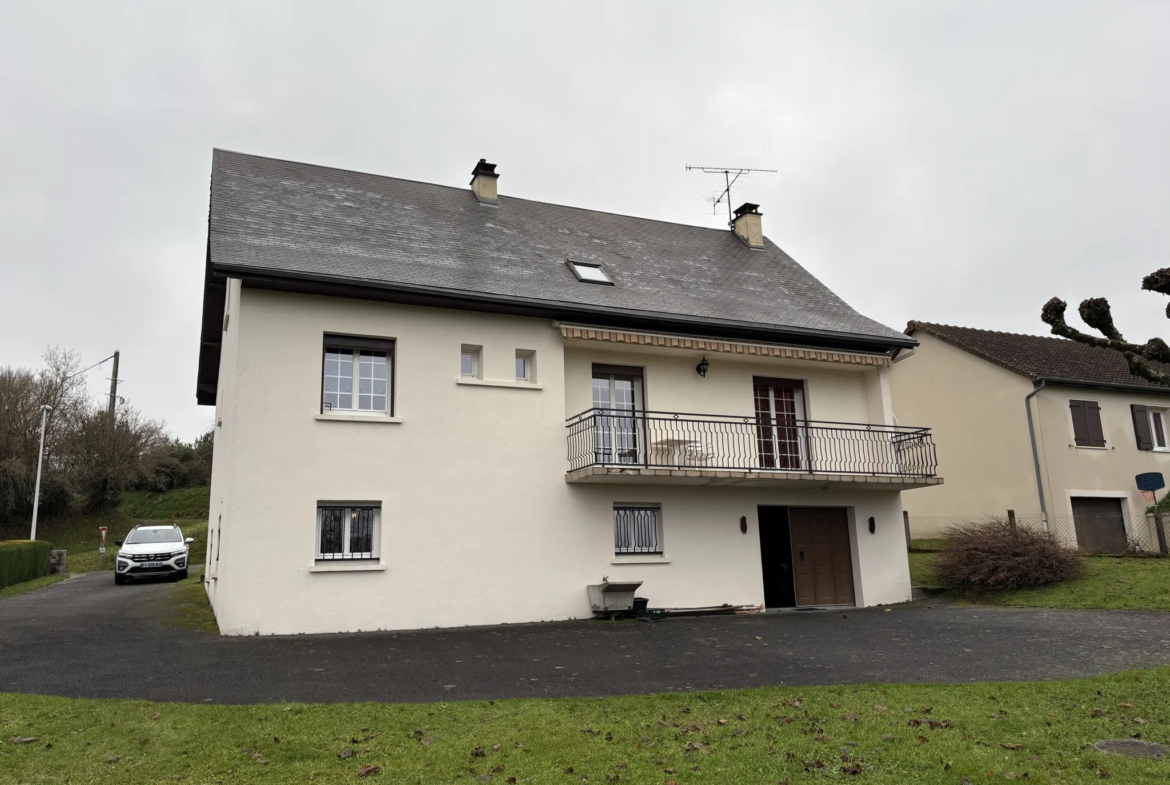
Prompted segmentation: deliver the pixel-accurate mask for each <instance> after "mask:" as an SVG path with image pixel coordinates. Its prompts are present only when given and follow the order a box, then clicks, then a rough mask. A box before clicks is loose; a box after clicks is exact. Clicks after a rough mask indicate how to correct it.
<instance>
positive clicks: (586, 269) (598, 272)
mask: <svg viewBox="0 0 1170 785" xmlns="http://www.w3.org/2000/svg"><path fill="white" fill-rule="evenodd" d="M569 269H570V270H572V271H573V275H575V276H577V280H578V281H581V282H582V283H599V284H602V285H604V286H613V280H612V279H611V278H610V277H609V275H608V274H606V272H605V270H602V269H601V265H599V264H589V263H588V262H574V261H569Z"/></svg>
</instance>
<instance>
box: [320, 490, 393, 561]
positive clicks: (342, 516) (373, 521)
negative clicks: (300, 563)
mask: <svg viewBox="0 0 1170 785" xmlns="http://www.w3.org/2000/svg"><path fill="white" fill-rule="evenodd" d="M381 518H382V509H381V507H380V506H378V505H376V504H368V503H363V504H347V503H341V502H338V503H325V502H322V503H319V504H318V505H317V560H318V561H357V560H377V558H378V548H379V545H380V544H381V531H380V524H381Z"/></svg>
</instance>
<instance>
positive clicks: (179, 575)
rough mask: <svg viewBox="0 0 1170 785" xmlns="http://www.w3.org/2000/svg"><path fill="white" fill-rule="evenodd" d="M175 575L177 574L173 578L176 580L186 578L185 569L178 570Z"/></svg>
mask: <svg viewBox="0 0 1170 785" xmlns="http://www.w3.org/2000/svg"><path fill="white" fill-rule="evenodd" d="M175 575H177V576H178V577H177V578H175V580H177V581H185V580H187V571H186V570H185V569H183V570H179V571H178V572H176V573H175Z"/></svg>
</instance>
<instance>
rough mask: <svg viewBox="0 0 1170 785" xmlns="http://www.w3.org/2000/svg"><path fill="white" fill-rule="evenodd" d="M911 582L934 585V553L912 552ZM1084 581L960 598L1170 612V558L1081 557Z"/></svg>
mask: <svg viewBox="0 0 1170 785" xmlns="http://www.w3.org/2000/svg"><path fill="white" fill-rule="evenodd" d="M909 556H910V577H911V579H912V580H914V581H917V582H919V583H924V584H927V585H929V586H937V585H938V578H937V576H936V575H935V573H934V560H935V559H936V558H937V554H933V553H911V554H910V555H909ZM1085 564H1086V566H1087V567H1088V574H1087V575H1085V577H1083V578H1080V579H1078V580H1075V581H1069V582H1068V583H1062V584H1060V585H1058V586H1050V587H1048V588H1044V589H1021V590H1018V591H1011V592H991V593H988V594H980V595H977V596H970V595H968V596H966V597H965V598H964V599H966V600H969V601H972V602H978V603H982V604H986V605H1009V606H1015V607H1025V608H1108V609H1113V610H1131V611H1170V559H1141V558H1120V559H1118V558H1112V557H1108V556H1089V557H1085Z"/></svg>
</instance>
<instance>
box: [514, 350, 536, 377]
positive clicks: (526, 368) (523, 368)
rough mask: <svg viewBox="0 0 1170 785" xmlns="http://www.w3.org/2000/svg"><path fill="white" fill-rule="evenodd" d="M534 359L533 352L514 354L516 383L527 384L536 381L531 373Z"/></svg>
mask: <svg viewBox="0 0 1170 785" xmlns="http://www.w3.org/2000/svg"><path fill="white" fill-rule="evenodd" d="M535 357H536V355H535V353H534V352H526V351H517V352H516V381H518V382H529V383H531V382H535V381H536V375H535V374H534V373H533V364H534V363H533V360H534V359H535Z"/></svg>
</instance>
